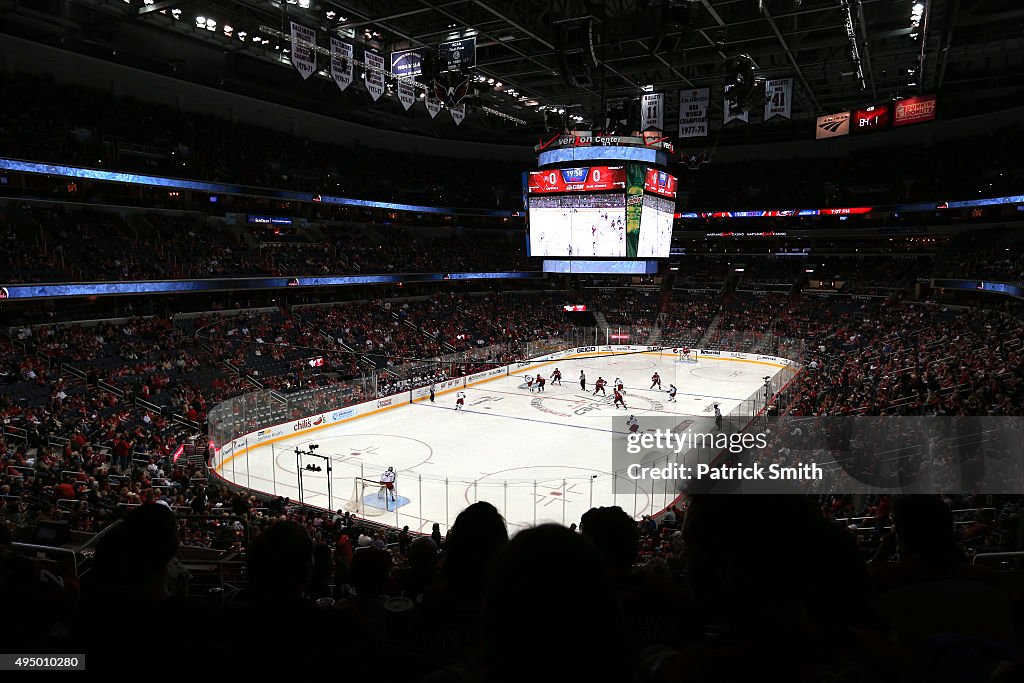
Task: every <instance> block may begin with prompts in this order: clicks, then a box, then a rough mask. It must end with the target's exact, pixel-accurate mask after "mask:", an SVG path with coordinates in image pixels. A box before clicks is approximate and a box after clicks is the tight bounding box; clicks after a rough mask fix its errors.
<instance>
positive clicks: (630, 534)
mask: <svg viewBox="0 0 1024 683" xmlns="http://www.w3.org/2000/svg"><path fill="white" fill-rule="evenodd" d="M580 531H581V533H582V534H583V535H584V536H586V537H587V538H588V539H590V541H591V543H593V544H594V545H595V546H596V547H597V549H598V550H600V551H601V554H602V555H604V558H605V561H606V562H607V563H608V565H609V566H610V567H611V568H612V569H613V570H614V571H615V572H623V571H629V569H630V568H631V567H632V565H633V560H635V559H636V544H637V540H639V538H640V533H639V531H638V529H637V526H636V522H635V521H634V520H633V518H632V517H630V516H629V515H628V514H626V512H625V511H624V510H623V509H622V508H620V507H618V506H614V507H601V508H592V509H590V510H588V511H587V512H585V513H584V514H583V517H582V518H581V519H580Z"/></svg>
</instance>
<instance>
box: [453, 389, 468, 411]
mask: <svg viewBox="0 0 1024 683" xmlns="http://www.w3.org/2000/svg"><path fill="white" fill-rule="evenodd" d="M465 405H466V392H464V391H460V392H459V393H457V394H455V410H462V408H463V407H464V406H465Z"/></svg>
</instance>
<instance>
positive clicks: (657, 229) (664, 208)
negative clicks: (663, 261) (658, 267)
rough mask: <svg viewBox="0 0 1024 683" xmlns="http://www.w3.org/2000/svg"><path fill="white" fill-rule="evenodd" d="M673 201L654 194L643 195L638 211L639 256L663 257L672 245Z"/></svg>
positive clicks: (637, 251)
mask: <svg viewBox="0 0 1024 683" xmlns="http://www.w3.org/2000/svg"><path fill="white" fill-rule="evenodd" d="M675 209H676V205H675V202H674V201H672V200H671V199H666V198H664V197H658V196H655V195H644V203H643V209H642V210H641V212H640V242H639V245H638V246H637V250H636V255H637V257H639V258H665V257H667V256H668V253H669V249H670V248H671V246H672V220H673V218H674V217H675Z"/></svg>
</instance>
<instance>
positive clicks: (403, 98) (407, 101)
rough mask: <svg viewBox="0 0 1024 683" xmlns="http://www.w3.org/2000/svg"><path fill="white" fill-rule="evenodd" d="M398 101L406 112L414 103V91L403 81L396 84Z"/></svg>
mask: <svg viewBox="0 0 1024 683" xmlns="http://www.w3.org/2000/svg"><path fill="white" fill-rule="evenodd" d="M398 101H399V102H401V103H402V106H403V107H405V110H406V111H409V107H411V106H412V105H413V103H414V102H416V89H415V88H413V87H412V85H410V84H409V83H406V82H405V81H399V82H398Z"/></svg>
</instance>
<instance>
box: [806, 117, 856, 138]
mask: <svg viewBox="0 0 1024 683" xmlns="http://www.w3.org/2000/svg"><path fill="white" fill-rule="evenodd" d="M849 134H850V112H848V111H844V112H841V113H839V114H826V115H825V116H819V117H818V124H817V125H816V126H815V127H814V139H815V140H824V139H826V138H837V137H839V136H841V135H849Z"/></svg>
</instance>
